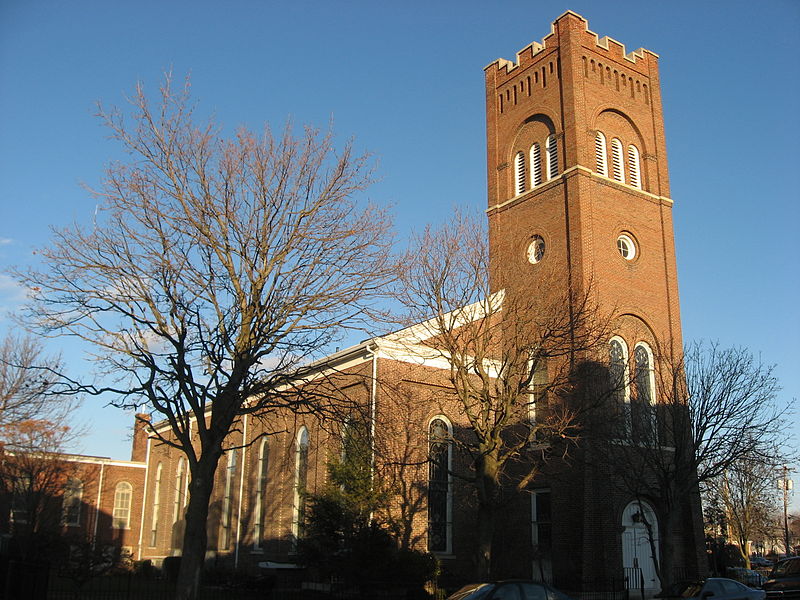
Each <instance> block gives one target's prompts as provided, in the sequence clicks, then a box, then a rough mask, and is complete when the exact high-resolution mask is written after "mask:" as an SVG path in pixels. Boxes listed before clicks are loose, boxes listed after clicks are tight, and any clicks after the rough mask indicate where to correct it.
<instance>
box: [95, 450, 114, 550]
mask: <svg viewBox="0 0 800 600" xmlns="http://www.w3.org/2000/svg"><path fill="white" fill-rule="evenodd" d="M105 473H106V463H105V462H101V463H100V481H99V483H98V484H97V504H95V507H94V531H93V532H92V551H94V549H95V547H96V546H97V523H98V521H100V501H101V500H102V499H103V478H104V475H105ZM111 526H112V527H113V526H114V515H113V513H112V515H111Z"/></svg>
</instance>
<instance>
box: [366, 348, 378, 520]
mask: <svg viewBox="0 0 800 600" xmlns="http://www.w3.org/2000/svg"><path fill="white" fill-rule="evenodd" d="M377 350H378V344H377V343H373V345H372V346H371V347H370V346H367V352H369V353H370V355H371V356H372V387H371V389H370V394H369V450H370V478H371V479H374V477H375V420H376V415H377V399H378V355H377V353H376V351H377ZM369 519H370V521H372V513H371V512H370V515H369Z"/></svg>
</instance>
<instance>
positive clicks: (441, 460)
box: [428, 417, 453, 553]
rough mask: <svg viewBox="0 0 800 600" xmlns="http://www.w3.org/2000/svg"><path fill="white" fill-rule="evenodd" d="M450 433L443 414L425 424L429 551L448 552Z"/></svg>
mask: <svg viewBox="0 0 800 600" xmlns="http://www.w3.org/2000/svg"><path fill="white" fill-rule="evenodd" d="M452 439H453V432H452V428H451V427H450V423H449V422H448V421H446V420H445V418H444V417H436V418H435V419H433V420H432V421H431V423H430V425H429V426H428V551H429V552H441V553H449V552H451V549H452V537H453V516H452V513H453V489H452V482H451V477H450V469H451V466H452V460H453V456H452V455H453V442H452Z"/></svg>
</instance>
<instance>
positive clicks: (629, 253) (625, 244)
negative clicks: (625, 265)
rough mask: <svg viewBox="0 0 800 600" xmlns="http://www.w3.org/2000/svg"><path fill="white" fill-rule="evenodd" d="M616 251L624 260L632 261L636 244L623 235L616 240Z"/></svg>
mask: <svg viewBox="0 0 800 600" xmlns="http://www.w3.org/2000/svg"><path fill="white" fill-rule="evenodd" d="M617 250H619V253H620V254H621V255H622V258H624V259H625V260H633V259H634V258H635V257H636V244H635V243H634V242H633V239H632V238H631V237H630V236H629V235H625V234H624V233H623V234H622V235H621V236H619V237H618V238H617Z"/></svg>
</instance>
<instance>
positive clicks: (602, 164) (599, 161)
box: [594, 131, 608, 177]
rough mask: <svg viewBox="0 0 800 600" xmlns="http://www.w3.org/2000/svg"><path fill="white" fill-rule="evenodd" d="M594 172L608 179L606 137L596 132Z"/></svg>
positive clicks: (600, 132)
mask: <svg viewBox="0 0 800 600" xmlns="http://www.w3.org/2000/svg"><path fill="white" fill-rule="evenodd" d="M594 163H595V170H596V171H597V172H598V173H599V174H600V175H602V176H603V177H608V159H607V158H606V136H604V135H603V132H602V131H598V132H597V133H596V134H595V136H594Z"/></svg>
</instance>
